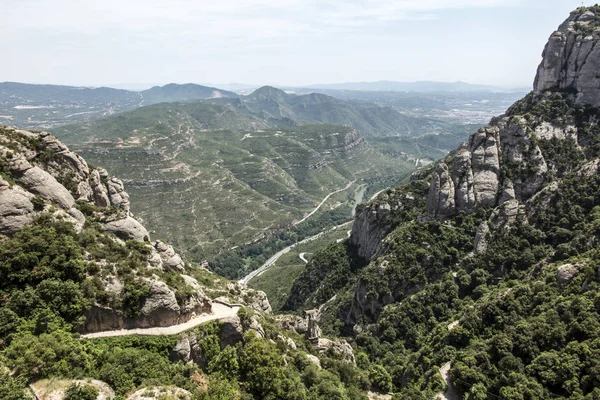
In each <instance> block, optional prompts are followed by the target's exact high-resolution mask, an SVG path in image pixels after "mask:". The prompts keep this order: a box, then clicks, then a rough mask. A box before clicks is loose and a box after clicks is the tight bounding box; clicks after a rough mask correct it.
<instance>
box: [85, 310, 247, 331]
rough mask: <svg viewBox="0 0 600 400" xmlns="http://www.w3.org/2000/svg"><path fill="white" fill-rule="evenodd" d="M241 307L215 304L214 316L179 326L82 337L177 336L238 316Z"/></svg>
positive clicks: (210, 315)
mask: <svg viewBox="0 0 600 400" xmlns="http://www.w3.org/2000/svg"><path fill="white" fill-rule="evenodd" d="M239 309H240V307H239V306H226V305H224V304H221V303H217V302H213V304H212V314H203V315H199V316H197V317H196V318H192V319H191V320H189V321H187V322H184V323H182V324H178V325H171V326H163V327H156V328H136V329H120V330H115V331H103V332H94V333H87V334H85V335H81V337H82V338H86V339H96V338H103V337H114V336H130V335H150V336H162V335H176V334H178V333H181V332H184V331H187V330H188V329H191V328H194V327H196V326H198V325H200V324H203V323H205V322H208V321H214V320H216V319H223V318H228V317H233V316H235V315H237V312H238V310H239Z"/></svg>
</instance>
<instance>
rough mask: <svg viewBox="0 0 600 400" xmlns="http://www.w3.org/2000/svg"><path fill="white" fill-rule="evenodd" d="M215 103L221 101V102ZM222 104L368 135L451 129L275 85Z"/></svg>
mask: <svg viewBox="0 0 600 400" xmlns="http://www.w3.org/2000/svg"><path fill="white" fill-rule="evenodd" d="M211 101H215V102H219V100H218V99H215V100H211ZM220 102H221V103H228V104H231V105H232V106H235V107H240V108H244V109H245V110H247V111H248V112H249V113H251V114H253V115H255V116H259V117H260V118H262V119H264V120H265V121H267V122H268V121H272V122H274V121H277V124H281V123H282V122H283V123H285V121H288V122H289V123H290V124H293V125H298V124H302V123H305V122H318V123H326V124H337V125H347V126H351V127H353V128H355V129H357V130H358V131H359V132H360V133H361V134H363V135H365V136H390V135H391V136H397V135H411V134H423V133H427V132H432V131H439V130H441V129H442V128H444V127H446V126H447V124H446V123H444V122H442V121H439V120H437V119H434V118H421V117H414V116H409V115H406V114H403V113H400V112H398V111H396V110H395V109H393V108H391V107H385V106H380V105H376V104H373V103H367V102H356V101H351V100H340V99H337V98H335V97H331V96H327V95H325V94H321V93H310V94H305V95H295V94H289V93H286V92H285V91H283V90H281V89H277V88H274V87H272V86H263V87H262V88H259V89H257V90H255V91H254V92H252V93H251V94H249V95H247V96H241V97H240V98H239V99H230V98H227V99H223V100H222V101H220Z"/></svg>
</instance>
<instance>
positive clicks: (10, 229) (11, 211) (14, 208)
mask: <svg viewBox="0 0 600 400" xmlns="http://www.w3.org/2000/svg"><path fill="white" fill-rule="evenodd" d="M34 197H35V196H34V195H33V194H31V193H29V192H27V191H25V190H23V189H21V188H19V187H18V186H11V185H10V184H9V183H8V182H7V181H5V180H4V179H2V178H1V177H0V234H12V233H15V232H18V231H20V230H21V229H23V228H24V227H25V226H27V225H29V224H31V223H32V222H33V220H34V218H35V214H36V213H35V211H34V208H33V203H32V202H31V201H32V200H33V198H34Z"/></svg>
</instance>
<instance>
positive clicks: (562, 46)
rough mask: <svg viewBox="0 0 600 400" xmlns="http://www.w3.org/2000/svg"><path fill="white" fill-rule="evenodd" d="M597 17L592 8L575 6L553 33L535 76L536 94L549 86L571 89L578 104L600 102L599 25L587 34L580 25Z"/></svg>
mask: <svg viewBox="0 0 600 400" xmlns="http://www.w3.org/2000/svg"><path fill="white" fill-rule="evenodd" d="M595 19H596V16H595V15H594V13H593V12H591V11H586V12H582V11H581V10H576V11H574V12H573V13H571V16H570V17H569V18H568V19H567V20H566V21H565V22H564V23H563V24H562V25H560V27H559V28H558V30H557V31H556V32H554V33H553V34H552V35H551V36H550V39H549V40H548V44H547V45H546V47H545V49H544V52H543V53H542V57H543V60H542V63H541V64H540V66H539V67H538V70H537V76H536V78H535V83H534V93H535V94H536V95H537V96H541V95H543V93H544V92H545V91H547V90H563V91H571V92H573V94H574V96H573V97H574V98H573V100H574V102H575V104H578V105H589V106H593V107H598V106H600V76H599V75H598V71H599V70H600V47H598V46H596V43H597V40H598V37H599V36H600V32H599V31H598V28H596V29H594V30H593V32H592V33H590V34H588V35H585V36H584V35H582V34H581V33H580V31H581V30H580V29H578V26H579V27H581V26H589V25H590V24H592V23H594V20H595Z"/></svg>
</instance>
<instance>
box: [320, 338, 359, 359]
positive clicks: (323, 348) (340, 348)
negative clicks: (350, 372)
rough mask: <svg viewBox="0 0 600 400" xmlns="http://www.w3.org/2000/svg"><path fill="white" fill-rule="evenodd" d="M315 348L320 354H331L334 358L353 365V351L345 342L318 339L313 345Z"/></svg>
mask: <svg viewBox="0 0 600 400" xmlns="http://www.w3.org/2000/svg"><path fill="white" fill-rule="evenodd" d="M315 348H316V349H317V350H318V351H319V352H320V353H325V352H327V353H331V354H332V355H333V356H334V357H337V358H339V359H341V360H343V361H346V362H350V363H355V360H354V351H353V350H352V346H350V344H349V343H348V342H346V341H345V340H342V339H340V340H331V339H325V338H320V339H319V340H318V342H317V343H316V344H315Z"/></svg>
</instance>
